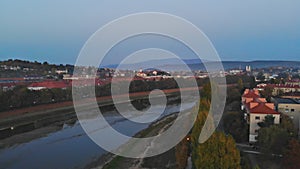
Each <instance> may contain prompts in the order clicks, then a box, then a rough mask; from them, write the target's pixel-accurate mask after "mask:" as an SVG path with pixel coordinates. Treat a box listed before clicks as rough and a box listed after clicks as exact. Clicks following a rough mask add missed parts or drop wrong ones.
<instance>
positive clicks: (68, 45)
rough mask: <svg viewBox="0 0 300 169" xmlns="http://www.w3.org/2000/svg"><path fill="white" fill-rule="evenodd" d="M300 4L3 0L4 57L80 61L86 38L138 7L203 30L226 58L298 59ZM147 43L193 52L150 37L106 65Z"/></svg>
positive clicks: (267, 0)
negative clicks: (183, 20) (179, 18)
mask: <svg viewBox="0 0 300 169" xmlns="http://www.w3.org/2000/svg"><path fill="white" fill-rule="evenodd" d="M299 6H300V1H299V0H289V1H282V0H264V1H261V0H251V1H250V0H249V1H238V0H226V1H217V0H207V1H201V0H189V1H183V0H151V1H150V0H148V1H146V0H144V1H143V0H101V1H99V0H89V1H86V0H77V1H74V0H63V1H61V0H51V1H50V0H49V1H45V0H40V1H39V0H26V1H16V0H1V1H0V60H6V59H24V60H31V61H40V62H44V61H47V62H49V63H57V64H60V63H63V64H67V63H68V64H74V63H75V61H76V58H77V57H78V55H79V52H80V50H81V48H82V47H83V45H84V44H85V42H86V41H87V40H88V39H89V37H90V36H91V35H92V34H93V33H94V32H96V31H97V30H98V29H99V28H101V27H102V26H104V25H105V24H107V23H109V22H111V21H112V20H115V19H117V18H119V17H122V16H125V15H129V14H133V13H137V12H163V13H169V14H172V15H176V16H179V17H182V18H184V19H186V20H188V21H190V22H191V23H193V24H194V25H196V26H197V27H198V28H199V29H201V30H202V31H203V32H204V33H205V34H206V35H207V37H208V38H209V39H210V40H211V42H212V44H213V45H214V46H215V48H216V50H217V52H218V54H219V56H220V58H221V59H222V60H231V61H251V60H297V61H298V60H299V58H300V57H299V56H300V31H299V30H300V10H299ZM149 39H150V40H149ZM153 39H154V40H153ZM158 42H160V43H158ZM162 42H164V43H162ZM141 43H147V45H146V46H144V47H153V46H155V47H159V45H158V44H160V45H161V46H162V48H163V49H166V50H172V49H173V50H174V51H175V53H176V50H177V52H178V53H180V52H182V51H187V50H185V49H184V50H182V51H180V50H179V49H181V48H178V42H174V41H173V40H169V41H168V40H159V39H155V38H152V39H151V37H150V38H149V37H144V38H142V39H137V40H134V39H133V40H132V41H131V42H130V43H128V44H127V45H125V47H119V51H114V52H115V53H118V54H119V56H114V57H117V58H116V59H115V58H114V59H113V58H112V56H110V57H108V58H106V64H115V62H116V60H118V59H120V58H118V57H125V56H124V55H125V53H126V55H128V54H130V52H129V51H131V52H134V51H133V49H135V48H136V47H135V46H136V45H138V44H141ZM123 46H124V44H123ZM121 55H122V56H121ZM182 55H184V56H185V57H186V58H183V59H188V58H190V57H191V55H192V54H191V53H189V52H188V51H187V52H186V53H184V54H182Z"/></svg>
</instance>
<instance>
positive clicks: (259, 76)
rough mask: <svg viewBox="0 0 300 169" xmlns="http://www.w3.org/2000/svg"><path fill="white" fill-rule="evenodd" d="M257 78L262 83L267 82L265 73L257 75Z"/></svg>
mask: <svg viewBox="0 0 300 169" xmlns="http://www.w3.org/2000/svg"><path fill="white" fill-rule="evenodd" d="M256 78H257V80H260V81H264V80H265V76H264V74H263V72H259V73H258V74H257V77H256Z"/></svg>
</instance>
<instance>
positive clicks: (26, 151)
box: [0, 101, 195, 169]
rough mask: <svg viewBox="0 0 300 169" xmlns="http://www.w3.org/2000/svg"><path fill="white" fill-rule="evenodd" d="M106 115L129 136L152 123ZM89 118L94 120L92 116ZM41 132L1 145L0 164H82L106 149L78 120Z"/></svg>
mask: <svg viewBox="0 0 300 169" xmlns="http://www.w3.org/2000/svg"><path fill="white" fill-rule="evenodd" d="M194 104H195V103H194V102H192V101H191V102H185V103H183V104H181V106H180V105H179V104H172V105H168V106H167V107H166V109H165V111H164V113H163V115H161V116H160V118H162V117H164V116H166V115H169V114H172V113H176V112H178V111H179V110H180V107H181V110H188V109H191V108H192V107H193V106H194ZM154 108H155V106H154ZM159 108H160V106H157V109H159ZM154 110H155V109H154ZM104 116H105V119H106V121H108V122H109V124H110V125H111V126H112V127H113V128H114V129H116V130H117V131H119V132H121V133H123V134H125V135H127V136H133V135H135V134H136V133H138V132H139V131H141V130H143V129H145V128H147V127H148V126H149V125H150V123H135V122H132V121H130V120H128V119H125V118H124V117H122V116H120V115H118V114H117V113H115V112H111V113H105V114H104ZM147 116H149V114H148V115H147ZM154 116H156V115H154ZM138 118H151V117H138ZM90 122H91V123H92V120H91V121H90ZM98 126H99V127H98ZM98 126H97V127H98V130H99V131H100V132H104V133H105V131H106V130H107V127H106V126H101V124H100V125H98ZM39 130H41V131H43V130H42V129H39ZM35 134H37V131H31V132H27V133H22V134H19V135H18V136H13V137H18V138H19V139H20V138H21V139H24V140H26V137H32V135H35ZM38 135H41V136H36V137H34V138H33V139H31V140H29V141H26V142H24V143H16V144H13V143H10V144H11V145H12V146H9V147H5V148H2V149H0V168H1V169H2V168H3V169H20V168H43V169H48V168H49V169H53V168H83V167H84V166H86V165H87V164H89V163H91V162H92V161H93V160H95V159H98V158H99V157H101V156H102V155H104V154H105V153H106V151H105V150H103V149H102V148H100V147H99V146H98V145H96V144H95V143H94V142H93V141H92V140H91V139H90V138H89V137H88V136H87V135H86V133H85V132H84V131H83V129H82V128H81V126H80V124H79V122H78V121H76V122H75V123H73V124H69V123H65V124H64V125H63V126H61V127H60V128H59V129H58V130H54V131H51V132H49V133H38ZM112 141H113V140H112ZM0 142H1V140H0Z"/></svg>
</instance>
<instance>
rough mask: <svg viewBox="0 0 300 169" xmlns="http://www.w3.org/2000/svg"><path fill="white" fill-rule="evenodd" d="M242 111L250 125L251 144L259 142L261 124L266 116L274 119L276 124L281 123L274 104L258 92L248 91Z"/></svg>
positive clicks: (243, 97)
mask: <svg viewBox="0 0 300 169" xmlns="http://www.w3.org/2000/svg"><path fill="white" fill-rule="evenodd" d="M242 110H243V111H244V112H245V114H244V116H245V119H246V120H247V123H248V124H249V143H254V142H256V141H257V136H258V130H259V129H260V127H259V125H258V124H259V123H260V122H263V121H264V120H265V117H266V116H273V117H274V124H279V123H280V113H279V112H277V111H275V106H274V103H268V102H267V101H266V99H265V98H261V97H260V95H259V92H258V90H249V89H246V90H245V91H244V94H243V95H242Z"/></svg>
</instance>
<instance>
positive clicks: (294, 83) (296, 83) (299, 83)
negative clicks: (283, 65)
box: [285, 79, 300, 86]
mask: <svg viewBox="0 0 300 169" xmlns="http://www.w3.org/2000/svg"><path fill="white" fill-rule="evenodd" d="M285 84H286V85H291V86H300V79H293V80H289V81H286V82H285Z"/></svg>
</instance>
